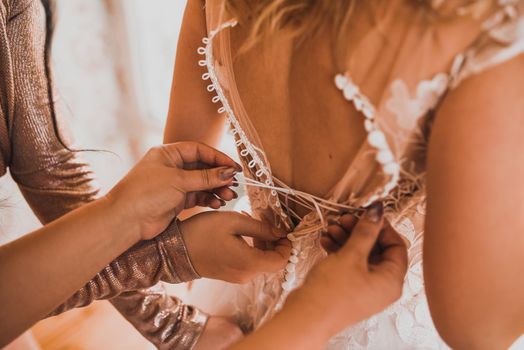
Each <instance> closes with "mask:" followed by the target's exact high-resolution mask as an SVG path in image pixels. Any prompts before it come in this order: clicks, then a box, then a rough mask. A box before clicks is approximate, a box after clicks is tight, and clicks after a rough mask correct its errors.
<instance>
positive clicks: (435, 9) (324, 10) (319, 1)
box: [224, 0, 493, 47]
mask: <svg viewBox="0 0 524 350" xmlns="http://www.w3.org/2000/svg"><path fill="white" fill-rule="evenodd" d="M357 1H359V0H225V2H224V6H225V11H226V13H228V14H229V15H231V16H233V17H235V18H236V19H237V20H238V21H239V22H240V23H244V24H246V25H248V26H249V27H250V36H249V37H248V39H247V41H246V46H249V47H250V46H252V45H253V44H254V43H256V42H258V41H260V40H264V41H266V40H269V39H270V38H271V37H272V36H273V35H275V34H277V33H278V34H282V33H285V34H286V35H290V36H291V37H293V38H301V37H305V36H307V35H311V34H314V33H315V32H316V31H318V30H320V29H322V28H323V27H325V26H326V25H329V26H330V28H331V29H332V31H333V33H334V35H335V36H340V35H342V34H343V33H344V30H345V28H347V24H348V23H349V20H350V17H351V14H352V12H353V7H354V6H355V3H356V2H357ZM360 1H369V0H360ZM384 1H390V0H384ZM408 3H409V4H410V5H411V6H419V7H424V8H425V9H426V10H427V13H428V15H430V16H431V17H439V16H441V17H442V18H444V17H447V15H446V14H449V13H453V16H454V15H455V14H466V13H470V12H471V13H473V12H475V11H476V12H479V8H480V10H486V9H487V8H489V7H490V6H491V5H492V3H493V0H463V1H462V2H460V4H455V5H453V8H452V9H449V8H446V6H444V5H445V3H446V0H408ZM448 7H449V6H448ZM441 9H443V11H442V13H439V11H440V10H441ZM326 19H329V20H326Z"/></svg>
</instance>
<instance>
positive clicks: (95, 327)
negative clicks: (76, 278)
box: [0, 0, 231, 350]
mask: <svg viewBox="0 0 524 350" xmlns="http://www.w3.org/2000/svg"><path fill="white" fill-rule="evenodd" d="M185 2H186V1H185V0H57V27H56V32H55V39H54V46H53V62H54V67H55V79H56V83H57V86H58V91H59V94H60V99H61V105H62V107H63V108H62V112H63V114H64V115H65V117H66V118H65V119H66V120H68V122H69V124H70V127H71V129H72V131H73V133H74V135H75V140H76V143H75V146H76V147H78V148H89V149H98V150H108V151H112V152H114V154H110V153H104V152H93V153H84V154H83V157H85V158H87V159H88V160H89V161H90V162H91V164H92V166H93V168H94V170H95V172H96V174H97V178H98V180H99V182H100V184H101V186H102V188H103V190H104V191H107V190H108V189H109V188H111V186H112V185H113V184H114V183H115V182H116V181H117V180H118V179H119V178H121V177H122V176H123V175H124V174H125V172H126V171H127V170H128V169H129V168H130V167H131V165H132V164H133V163H134V162H135V161H136V160H137V158H138V157H140V156H141V155H142V154H143V153H144V152H145V150H146V149H147V148H149V147H150V146H152V145H155V144H159V143H161V142H162V132H163V126H164V123H165V117H166V114H167V109H168V102H169V92H170V85H171V76H172V70H173V62H174V57H175V51H176V43H177V38H178V33H179V30H180V25H181V20H182V15H183V10H184V6H185ZM195 59H197V57H196V58H195ZM195 64H196V63H195ZM226 148H228V147H227V145H226ZM229 148H230V149H231V147H229ZM0 187H1V188H2V199H4V202H3V203H4V206H5V208H2V215H1V217H0V220H1V224H0V227H1V228H0V243H5V242H8V241H10V240H12V239H15V238H17V237H19V236H20V235H21V234H23V233H26V232H28V231H30V230H32V229H34V228H35V227H38V222H37V220H36V219H35V217H34V216H33V215H32V213H31V212H30V210H29V208H28V207H27V205H26V204H25V202H24V200H23V198H22V197H21V196H20V194H19V193H18V189H17V188H16V186H15V185H14V184H13V182H12V181H11V180H10V179H8V178H7V177H5V178H3V179H2V180H1V181H0ZM34 288H35V293H38V286H34ZM186 290H187V286H178V287H171V288H170V291H171V292H173V293H176V294H177V295H179V296H181V297H184V293H185V291H186ZM35 297H37V295H36V296H35ZM8 348H9V349H10V350H12V349H46V350H51V349H112V350H117V349H151V348H153V347H152V345H151V344H149V343H148V342H146V341H145V340H143V338H142V337H141V336H140V335H139V334H138V333H137V332H136V331H135V330H134V329H133V328H132V327H131V326H130V325H129V324H127V322H126V321H125V320H124V319H123V318H122V317H121V316H120V315H119V314H118V313H117V312H116V311H115V310H114V309H113V308H112V307H111V306H110V304H109V303H107V302H98V303H95V304H94V305H93V306H90V307H88V308H84V309H80V310H74V311H71V312H68V313H66V314H64V315H62V316H59V317H55V318H52V319H49V320H45V321H42V322H40V323H39V324H37V325H36V326H35V327H34V328H33V329H32V332H30V333H27V334H26V335H24V336H23V337H21V339H19V340H18V342H17V343H16V344H12V345H11V346H10V347H8Z"/></svg>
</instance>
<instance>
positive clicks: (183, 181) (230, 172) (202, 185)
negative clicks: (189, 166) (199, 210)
mask: <svg viewBox="0 0 524 350" xmlns="http://www.w3.org/2000/svg"><path fill="white" fill-rule="evenodd" d="M175 170H176V171H175ZM175 170H174V174H175V175H174V179H173V182H174V183H175V186H176V187H177V188H178V189H180V190H181V191H184V192H185V193H187V192H196V191H206V190H214V189H217V188H221V187H224V186H231V185H232V182H233V178H234V176H235V175H236V174H237V170H236V168H232V167H220V168H213V169H200V170H181V169H175Z"/></svg>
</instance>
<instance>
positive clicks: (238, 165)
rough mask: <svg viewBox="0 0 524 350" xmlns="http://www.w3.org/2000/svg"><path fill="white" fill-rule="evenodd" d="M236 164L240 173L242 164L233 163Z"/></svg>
mask: <svg viewBox="0 0 524 350" xmlns="http://www.w3.org/2000/svg"><path fill="white" fill-rule="evenodd" d="M235 164H236V165H237V171H238V172H239V173H240V172H242V165H240V164H238V163H235Z"/></svg>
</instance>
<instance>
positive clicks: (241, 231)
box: [231, 213, 286, 241]
mask: <svg viewBox="0 0 524 350" xmlns="http://www.w3.org/2000/svg"><path fill="white" fill-rule="evenodd" d="M231 215H232V218H231V219H232V221H231V225H232V227H233V231H234V232H235V233H236V234H238V235H242V236H247V237H253V238H254V239H260V240H263V241H276V240H278V239H280V238H283V237H285V236H286V232H285V231H283V230H280V229H278V228H276V227H273V226H272V225H270V224H269V223H266V222H263V221H259V220H255V219H252V218H250V217H248V216H246V215H242V214H238V213H231Z"/></svg>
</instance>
